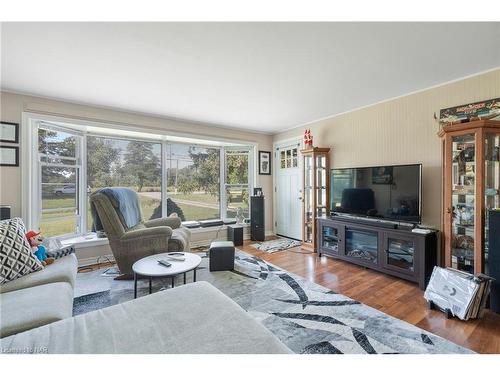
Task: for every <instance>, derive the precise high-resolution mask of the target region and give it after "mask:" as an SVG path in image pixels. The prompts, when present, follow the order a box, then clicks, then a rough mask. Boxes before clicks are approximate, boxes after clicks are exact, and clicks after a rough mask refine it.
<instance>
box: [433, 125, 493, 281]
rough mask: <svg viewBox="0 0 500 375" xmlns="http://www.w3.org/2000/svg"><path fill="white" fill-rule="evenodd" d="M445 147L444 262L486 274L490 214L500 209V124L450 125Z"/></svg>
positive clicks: (443, 135) (444, 134) (445, 131)
mask: <svg viewBox="0 0 500 375" xmlns="http://www.w3.org/2000/svg"><path fill="white" fill-rule="evenodd" d="M439 136H440V137H441V139H442V143H443V161H444V165H443V174H444V176H443V177H444V185H443V187H444V189H443V230H444V257H445V259H444V262H445V266H447V267H453V268H455V269H459V270H462V271H466V272H469V273H477V272H488V242H487V241H488V218H487V215H488V210H489V209H491V208H498V207H500V202H499V200H500V159H499V148H500V121H492V120H479V121H472V122H468V123H462V124H455V125H447V126H444V127H443V128H442V129H441V131H440V132H439Z"/></svg>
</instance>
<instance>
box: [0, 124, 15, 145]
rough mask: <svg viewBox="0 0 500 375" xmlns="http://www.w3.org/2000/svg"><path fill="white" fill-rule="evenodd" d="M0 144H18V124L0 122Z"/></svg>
mask: <svg viewBox="0 0 500 375" xmlns="http://www.w3.org/2000/svg"><path fill="white" fill-rule="evenodd" d="M0 142H5V143H19V124H15V123H13V122H5V121H1V122H0Z"/></svg>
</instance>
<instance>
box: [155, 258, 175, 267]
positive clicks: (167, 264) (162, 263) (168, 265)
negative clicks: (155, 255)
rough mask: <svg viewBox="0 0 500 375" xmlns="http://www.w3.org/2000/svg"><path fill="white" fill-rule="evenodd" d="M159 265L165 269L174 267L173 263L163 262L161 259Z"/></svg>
mask: <svg viewBox="0 0 500 375" xmlns="http://www.w3.org/2000/svg"><path fill="white" fill-rule="evenodd" d="M158 264H159V265H160V266H163V267H170V266H171V265H172V264H171V263H169V262H167V261H166V260H163V259H160V260H159V261H158Z"/></svg>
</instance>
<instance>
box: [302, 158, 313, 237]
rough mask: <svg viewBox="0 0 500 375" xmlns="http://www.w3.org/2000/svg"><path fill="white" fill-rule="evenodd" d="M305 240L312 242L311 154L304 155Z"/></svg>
mask: <svg viewBox="0 0 500 375" xmlns="http://www.w3.org/2000/svg"><path fill="white" fill-rule="evenodd" d="M304 169H305V171H304V211H305V212H304V221H305V222H304V239H303V240H304V242H306V243H312V236H313V233H312V221H313V219H314V215H313V212H312V210H313V208H312V206H313V178H314V175H313V173H314V171H313V160H312V157H311V156H310V155H306V156H304Z"/></svg>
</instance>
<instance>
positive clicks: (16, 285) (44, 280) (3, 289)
mask: <svg viewBox="0 0 500 375" xmlns="http://www.w3.org/2000/svg"><path fill="white" fill-rule="evenodd" d="M77 263H78V261H77V259H76V256H75V254H70V255H67V256H65V257H62V258H60V259H56V261H55V262H54V263H52V264H51V265H49V266H47V267H45V268H44V269H43V270H41V271H39V272H33V273H30V274H29V275H26V276H23V277H20V278H19V279H16V280H13V281H10V282H8V283H6V284H3V285H0V293H7V292H11V291H13V290H18V289H24V288H30V287H32V286H37V285H42V284H49V283H55V282H67V283H69V284H70V285H71V286H72V287H73V288H74V286H75V279H76V272H77Z"/></svg>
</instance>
